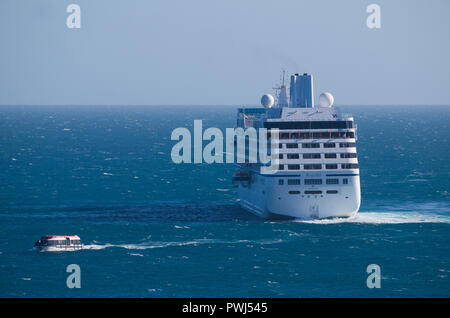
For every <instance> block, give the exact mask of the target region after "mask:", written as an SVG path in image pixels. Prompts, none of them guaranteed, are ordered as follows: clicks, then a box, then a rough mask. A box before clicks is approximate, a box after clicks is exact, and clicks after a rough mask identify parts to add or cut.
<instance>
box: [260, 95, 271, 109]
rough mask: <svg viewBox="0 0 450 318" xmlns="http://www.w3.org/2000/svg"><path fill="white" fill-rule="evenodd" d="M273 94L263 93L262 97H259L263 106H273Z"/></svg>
mask: <svg viewBox="0 0 450 318" xmlns="http://www.w3.org/2000/svg"><path fill="white" fill-rule="evenodd" d="M273 101H274V99H273V96H272V95H270V94H265V95H263V97H261V105H263V107H264V108H270V107H272V106H273Z"/></svg>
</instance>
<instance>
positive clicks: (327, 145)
mask: <svg viewBox="0 0 450 318" xmlns="http://www.w3.org/2000/svg"><path fill="white" fill-rule="evenodd" d="M323 147H324V148H336V144H335V143H334V142H327V143H324V144H323Z"/></svg>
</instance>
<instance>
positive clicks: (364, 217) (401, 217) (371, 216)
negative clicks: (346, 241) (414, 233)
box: [294, 212, 450, 224]
mask: <svg viewBox="0 0 450 318" xmlns="http://www.w3.org/2000/svg"><path fill="white" fill-rule="evenodd" d="M294 222H301V223H312V224H337V223H367V224H403V223H450V215H444V214H434V213H423V212H402V213H399V212H359V213H358V214H357V215H356V216H355V217H351V218H347V219H337V218H336V219H326V220H295V221H294Z"/></svg>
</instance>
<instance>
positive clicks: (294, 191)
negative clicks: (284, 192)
mask: <svg viewBox="0 0 450 318" xmlns="http://www.w3.org/2000/svg"><path fill="white" fill-rule="evenodd" d="M289 194H300V191H296V190H292V191H289Z"/></svg>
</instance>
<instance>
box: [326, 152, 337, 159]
mask: <svg viewBox="0 0 450 318" xmlns="http://www.w3.org/2000/svg"><path fill="white" fill-rule="evenodd" d="M334 158H336V154H335V153H326V154H325V159H334Z"/></svg>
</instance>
